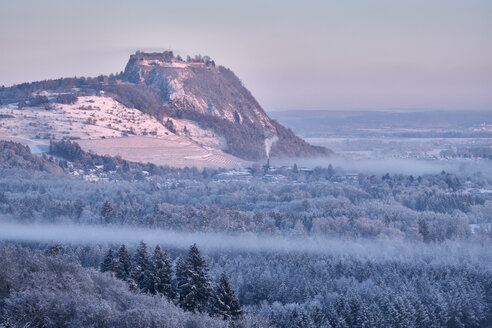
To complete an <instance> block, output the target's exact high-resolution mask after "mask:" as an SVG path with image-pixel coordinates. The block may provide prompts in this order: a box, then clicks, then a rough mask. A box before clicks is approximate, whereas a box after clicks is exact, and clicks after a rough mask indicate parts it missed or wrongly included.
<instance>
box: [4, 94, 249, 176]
mask: <svg viewBox="0 0 492 328" xmlns="http://www.w3.org/2000/svg"><path fill="white" fill-rule="evenodd" d="M42 95H45V96H47V97H49V98H54V97H56V96H57V94H49V93H43V94H42ZM0 117H2V118H1V119H0V139H8V140H15V141H19V142H21V143H24V144H27V145H30V146H31V148H33V151H34V152H36V151H38V150H39V151H43V150H44V151H45V150H46V149H47V147H46V146H47V145H48V144H49V139H55V140H60V139H64V138H69V139H74V140H76V141H77V142H78V143H79V144H80V145H81V146H82V147H83V148H85V149H86V150H91V151H93V152H95V153H99V154H108V155H113V156H114V155H120V156H121V157H122V158H124V159H128V160H132V161H141V162H151V163H155V164H158V165H170V166H176V167H184V166H197V167H231V166H236V165H238V164H239V163H241V162H243V161H242V160H240V159H238V158H236V157H234V156H232V155H229V154H226V153H224V152H223V151H222V149H223V148H224V147H226V143H225V141H224V139H223V138H222V137H220V136H217V135H216V134H215V133H214V132H213V131H210V130H206V129H202V128H200V127H199V126H198V125H197V124H196V123H195V122H193V121H190V120H186V119H173V118H169V117H166V116H164V117H163V119H162V120H158V119H156V118H155V117H152V116H150V115H148V114H144V113H143V112H141V111H140V110H137V109H135V108H129V107H126V106H124V105H122V104H121V103H119V102H117V101H116V100H114V99H113V98H111V97H109V96H105V95H104V94H100V95H94V96H82V97H78V100H77V101H76V102H75V103H73V104H58V103H51V104H50V105H49V109H46V108H45V107H24V108H22V109H19V107H18V105H17V104H10V105H6V106H1V107H0ZM167 120H170V121H172V122H173V127H174V128H173V130H174V131H173V132H171V131H169V130H168V129H167V128H166V127H165V126H164V124H165V122H167ZM43 146H45V147H43Z"/></svg>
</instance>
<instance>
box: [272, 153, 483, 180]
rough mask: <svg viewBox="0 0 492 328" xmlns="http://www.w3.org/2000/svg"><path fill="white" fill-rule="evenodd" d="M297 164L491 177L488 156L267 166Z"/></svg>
mask: <svg viewBox="0 0 492 328" xmlns="http://www.w3.org/2000/svg"><path fill="white" fill-rule="evenodd" d="M294 163H295V164H297V165H298V166H299V167H307V168H315V167H317V166H321V167H325V168H326V167H327V166H328V165H329V164H332V165H333V167H335V168H341V169H342V170H343V171H345V172H347V173H351V172H355V173H367V174H377V175H384V174H386V173H390V174H407V175H409V174H412V175H415V176H418V175H424V174H436V173H440V172H442V171H443V170H444V171H446V172H449V173H456V174H462V175H471V174H476V173H479V172H480V173H482V174H483V175H484V176H486V177H492V161H491V160H488V159H452V160H424V159H422V160H419V159H403V158H402V159H400V158H397V159H389V158H387V159H350V158H345V157H342V156H333V157H329V158H318V159H299V158H296V159H282V160H280V159H275V160H271V161H270V164H271V165H277V166H282V165H287V166H292V165H294Z"/></svg>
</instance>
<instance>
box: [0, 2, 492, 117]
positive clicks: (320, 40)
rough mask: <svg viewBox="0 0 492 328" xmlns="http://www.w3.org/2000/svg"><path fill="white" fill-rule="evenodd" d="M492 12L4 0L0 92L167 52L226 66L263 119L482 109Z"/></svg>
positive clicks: (460, 6)
mask: <svg viewBox="0 0 492 328" xmlns="http://www.w3.org/2000/svg"><path fill="white" fill-rule="evenodd" d="M26 8H29V10H26ZM491 13H492V3H491V2H490V1H485V0H471V1H466V2H464V1H457V0H452V1H444V0H438V1H433V2H428V1H398V2H397V3H396V2H394V1H389V0H378V1H373V2H371V3H366V2H363V1H352V2H344V3H341V2H335V1H311V2H309V3H308V4H300V3H297V2H293V1H283V2H278V1H272V2H268V3H264V2H259V1H253V2H248V3H240V2H233V3H231V2H226V1H222V0H212V1H208V2H206V3H201V2H197V1H185V2H180V3H175V2H166V1H164V2H162V1H154V0H146V1H143V2H139V3H138V4H136V3H132V2H129V1H119V2H115V1H98V2H95V1H85V2H83V3H73V2H64V1H60V0H48V1H43V2H38V1H33V0H27V1H18V2H13V1H3V2H2V11H1V12H0V42H1V44H2V48H1V50H0V85H12V84H15V83H22V82H30V81H35V80H44V79H51V78H59V77H70V76H96V75H99V74H109V73H116V72H119V71H121V70H123V69H124V66H125V64H126V62H127V60H128V58H129V55H130V54H131V53H133V52H134V51H136V50H137V49H140V50H147V51H162V50H168V49H172V50H174V51H175V53H177V54H181V55H194V54H202V55H209V56H211V57H212V58H213V59H215V61H216V62H217V63H218V64H220V65H223V66H226V67H229V68H230V69H232V70H233V71H234V72H235V73H236V74H237V75H238V77H239V78H240V79H241V80H242V81H243V82H244V84H245V85H246V87H247V88H248V89H250V90H251V92H252V94H253V95H254V96H255V97H256V98H257V100H258V101H259V102H260V104H261V105H262V106H263V107H264V108H265V109H267V110H272V109H276V110H286V109H295V108H303V109H340V110H348V109H352V110H354V109H385V108H414V109H421V110H422V109H427V108H428V109H490V108H492V93H491V92H490V90H492V62H491V61H490V58H492V43H491V42H490V40H491V38H492V19H491V18H492V14H491Z"/></svg>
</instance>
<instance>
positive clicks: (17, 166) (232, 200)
mask: <svg viewBox="0 0 492 328" xmlns="http://www.w3.org/2000/svg"><path fill="white" fill-rule="evenodd" d="M62 146H63V147H64V148H62ZM52 148H53V150H52V151H53V154H52V155H44V156H42V157H39V156H36V155H33V154H31V153H30V150H29V148H28V147H24V146H20V145H18V144H15V143H3V144H2V152H1V156H2V159H3V160H2V166H1V174H0V226H1V229H0V237H1V240H2V241H1V249H0V254H1V256H0V262H1V264H0V327H130V326H131V327H487V326H488V325H489V323H490V322H491V309H492V306H491V302H492V265H491V263H492V258H491V257H492V255H491V254H492V252H490V250H491V247H492V246H491V240H492V239H491V237H492V235H491V233H492V232H491V229H490V224H491V222H492V216H491V215H492V199H491V198H490V193H487V192H484V191H486V190H490V186H491V181H490V178H488V177H487V176H484V175H482V174H481V173H467V172H466V171H463V173H459V172H455V173H448V172H445V171H443V172H440V173H437V174H423V175H420V176H412V175H404V174H398V175H395V174H385V175H366V174H359V175H356V176H354V175H348V174H346V173H345V171H344V169H343V167H333V166H332V165H329V166H327V167H317V168H315V169H313V170H307V169H302V168H298V167H297V166H293V167H278V168H261V167H256V168H255V167H253V168H251V170H250V172H249V173H248V174H249V175H248V176H247V177H244V176H239V177H238V176H237V175H231V174H230V172H228V171H225V170H212V169H206V170H198V169H172V168H167V167H158V166H148V165H143V164H138V163H131V162H127V161H123V160H121V159H119V158H111V157H101V156H99V157H98V156H96V155H92V154H89V153H85V152H83V151H82V150H80V149H79V148H77V147H76V144H70V143H68V144H61V145H53V146H52ZM55 152H57V153H55ZM55 154H56V156H54V155H55ZM267 169H268V172H267V173H266V170H267ZM86 176H90V177H97V178H99V181H97V179H91V180H89V181H88V180H86V179H84V177H86ZM46 227H48V228H46ZM77 229H78V230H77ZM84 229H86V230H84ZM74 231H78V233H77V235H75V233H74Z"/></svg>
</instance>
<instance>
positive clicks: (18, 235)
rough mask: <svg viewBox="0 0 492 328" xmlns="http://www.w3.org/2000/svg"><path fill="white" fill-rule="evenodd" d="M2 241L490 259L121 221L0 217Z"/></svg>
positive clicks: (451, 245) (483, 253)
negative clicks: (180, 229) (162, 227)
mask: <svg viewBox="0 0 492 328" xmlns="http://www.w3.org/2000/svg"><path fill="white" fill-rule="evenodd" d="M0 241H16V242H19V241H20V242H37V243H60V244H70V245H85V244H103V245H108V244H116V245H117V244H122V243H125V244H127V245H129V246H135V245H137V244H138V243H139V242H140V241H144V242H146V243H147V244H148V245H149V246H153V245H157V244H158V245H160V246H162V247H165V248H172V249H187V248H189V246H190V245H192V244H193V243H196V244H197V245H198V246H199V247H200V249H202V250H204V251H205V252H216V251H220V252H230V251H235V252H281V253H282V252H284V253H291V252H306V253H310V254H330V255H336V254H338V255H354V254H357V255H359V256H367V257H371V258H374V257H377V258H395V257H399V258H402V259H405V258H407V257H408V256H409V254H413V255H414V256H415V255H417V256H419V257H420V256H422V257H425V255H436V252H443V257H442V258H443V259H444V258H445V257H449V256H450V255H451V256H457V257H458V256H459V257H474V258H477V256H478V257H480V258H481V259H482V260H485V258H490V263H492V257H491V256H492V252H490V247H483V246H480V245H475V244H470V243H459V242H448V243H443V244H432V245H427V244H424V243H422V242H409V241H404V240H395V239H371V240H368V239H359V240H349V239H340V238H311V237H309V238H308V237H279V236H258V235H255V234H218V233H199V232H177V231H169V230H160V229H143V228H129V227H122V226H88V225H64V224H56V225H55V224H28V225H26V224H19V223H10V222H0Z"/></svg>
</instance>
